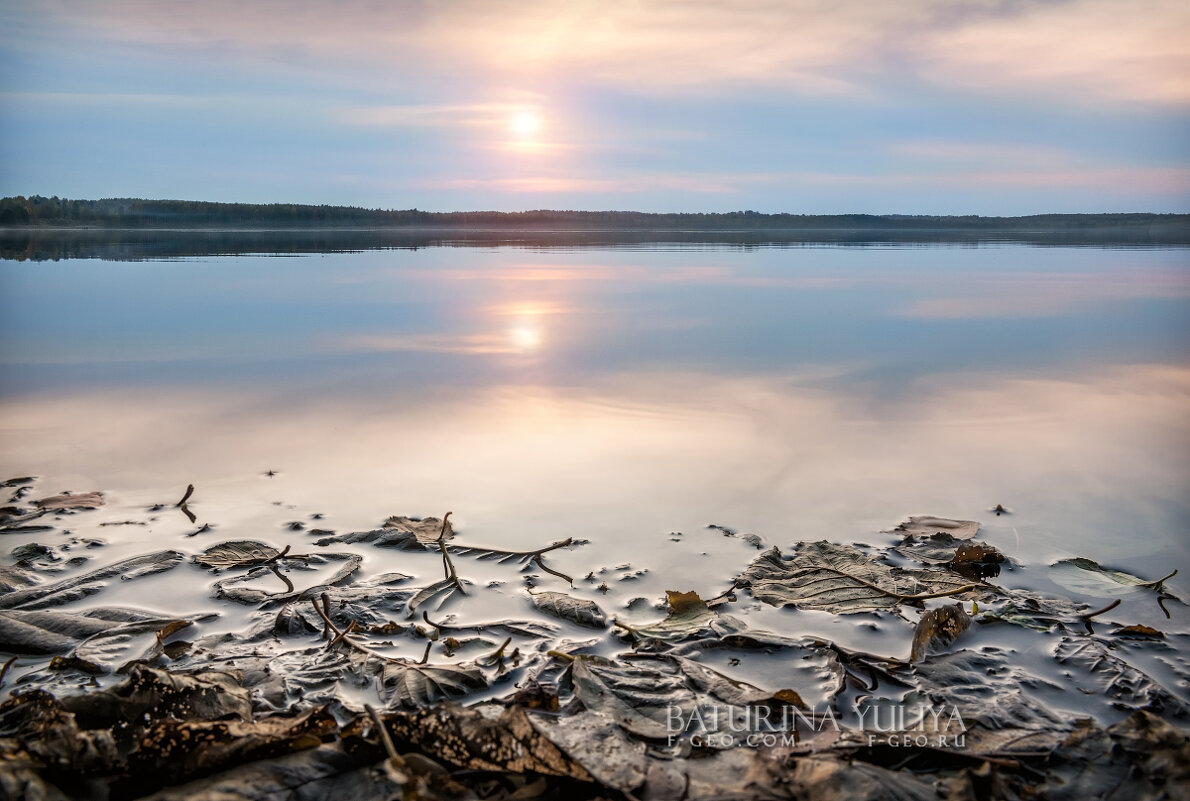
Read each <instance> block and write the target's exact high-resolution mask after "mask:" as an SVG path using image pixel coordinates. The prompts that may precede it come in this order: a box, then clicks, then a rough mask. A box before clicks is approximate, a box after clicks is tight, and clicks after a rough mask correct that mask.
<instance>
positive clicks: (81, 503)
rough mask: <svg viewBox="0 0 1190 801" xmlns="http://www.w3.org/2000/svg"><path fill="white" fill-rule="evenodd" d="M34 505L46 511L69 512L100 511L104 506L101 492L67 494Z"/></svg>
mask: <svg viewBox="0 0 1190 801" xmlns="http://www.w3.org/2000/svg"><path fill="white" fill-rule="evenodd" d="M33 505H34V506H36V507H37V508H39V509H44V510H45V511H47V512H48V511H67V510H76V509H98V508H99V507H101V506H103V494H102V493H100V492H83V493H80V494H78V495H74V494H72V493H69V492H65V493H63V494H61V495H54V496H52V497H49V498H42V499H41V500H39V501H34V502H33Z"/></svg>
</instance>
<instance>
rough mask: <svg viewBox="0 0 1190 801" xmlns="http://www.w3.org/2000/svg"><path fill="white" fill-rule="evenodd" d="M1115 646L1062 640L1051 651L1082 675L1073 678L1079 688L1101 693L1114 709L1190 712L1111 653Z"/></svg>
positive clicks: (1092, 640) (1088, 639)
mask: <svg viewBox="0 0 1190 801" xmlns="http://www.w3.org/2000/svg"><path fill="white" fill-rule="evenodd" d="M1114 647H1115V646H1109V645H1108V644H1106V643H1104V642H1101V641H1100V640H1098V639H1096V638H1094V637H1063V638H1062V641H1061V642H1060V643H1058V646H1057V647H1056V648H1055V649H1054V658H1055V659H1057V660H1058V663H1059V664H1062V665H1065V666H1067V667H1068V668H1070V669H1072V671H1077V672H1078V673H1081V675H1077V674H1076V676H1075V677H1074V681H1075V682H1076V686H1077V687H1078V688H1079V689H1081V690H1083V691H1087V692H1096V693H1102V694H1104V695H1106V696H1107V697H1109V698H1111V699H1112V703H1113V705H1114V706H1117V707H1123V708H1128V709H1146V710H1149V711H1153V712H1171V713H1173V714H1175V715H1179V716H1181V715H1184V714H1186V713H1187V712H1188V711H1190V707H1188V706H1187V705H1186V704H1185V703H1184V702H1182V701H1180V700H1178V698H1177V697H1176V696H1175V695H1173V694H1172V693H1170V692H1169V690H1167V689H1165V687H1164V686H1162V685H1161V683H1160V682H1158V681H1157V680H1156V679H1154V678H1153V677H1152V676H1150V675H1148V674H1147V673H1145V672H1144V671H1142V670H1140V669H1139V668H1136V667H1133V666H1132V665H1130V664H1128V663H1127V662H1126V661H1124V660H1123V659H1122V658H1120V657H1119V656H1117V655H1116V654H1115V653H1113V652H1112V649H1113V648H1114Z"/></svg>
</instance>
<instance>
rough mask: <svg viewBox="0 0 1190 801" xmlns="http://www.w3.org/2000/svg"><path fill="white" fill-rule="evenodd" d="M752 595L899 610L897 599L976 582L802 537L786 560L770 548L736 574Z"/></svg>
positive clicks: (803, 604)
mask: <svg viewBox="0 0 1190 801" xmlns="http://www.w3.org/2000/svg"><path fill="white" fill-rule="evenodd" d="M736 586H740V587H747V588H748V589H749V590H750V591H751V593H752V595H753V597H755V598H757V599H758V600H761V601H764V602H765V603H769V604H772V605H774V606H796V607H798V608H799V609H819V610H822V611H825V612H834V613H836V614H850V613H853V612H865V611H869V610H873V609H888V610H899V608H900V605H901V603H903V602H916V601H924V600H927V599H929V598H939V597H943V596H950V595H957V594H959V593H961V592H964V591H967V590H971V589H975V588H977V587H978V586H979V585H978V584H973V583H971V582H970V581H967V580H965V579H960V578H959V577H957V576H955V575H953V574H952V573H950V572H948V571H943V570H903V569H900V568H893V567H889V566H888V565H884V564H882V563H880V562H877V561H876V559H875V558H874V557H871V556H867V555H865V554H864V553H862V552H861V551H859V550H858V549H856V548H853V547H851V546H848V545H835V544H833V543H830V542H827V541H825V540H822V541H819V542H803V543H800V544H799V545H798V546H797V548H796V549H795V550H794V552H793V554H792V556H791V557H790V558H789V559H788V560H786V559H784V558H782V556H781V552H780V551H779V550H778V549H776V548H773V549H771V550H769V551H766V552H765V553H763V554H761V555H760V556H758V557H757V558H756V559H754V560H753V561H752V564H750V565H749V566H748V567H747V569H746V570H745V571H744V572H743V574H741V575H740V577H739V578H738V579H736Z"/></svg>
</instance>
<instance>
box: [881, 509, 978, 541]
mask: <svg viewBox="0 0 1190 801" xmlns="http://www.w3.org/2000/svg"><path fill="white" fill-rule="evenodd" d="M978 532H979V523H976V522H975V521H974V520H949V519H947V518H945V517H933V516H931V515H915V516H913V517H910V518H909V519H908V520H907V521H905V522H904V523H901V524H900V525H899V526H897V527H896V528H895V529H893V532H891V533H898V534H900V533H904V534H908V535H912V536H914V537H917V538H918V539H923V538H925V537H932V536H934V535H935V534H949V535H950V536H952V537H954V538H955V539H956V540H969V539H971V538H972V537H974V536H975V535H976V534H977V533H978Z"/></svg>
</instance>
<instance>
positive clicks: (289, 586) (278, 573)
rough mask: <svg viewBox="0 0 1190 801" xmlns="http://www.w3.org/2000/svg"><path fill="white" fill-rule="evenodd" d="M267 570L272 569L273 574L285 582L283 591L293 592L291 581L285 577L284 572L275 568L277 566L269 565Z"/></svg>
mask: <svg viewBox="0 0 1190 801" xmlns="http://www.w3.org/2000/svg"><path fill="white" fill-rule="evenodd" d="M269 570H271V571H273V575H274V576H276V577H277V578H279V579H281V580H282V581H284V582H285V591H286V592H293V582H292V581H290V580H289V579H288V578H286V576H285V574H284V573H282V572H281V571H280V570H278V569H277V566H276V565H275V564H274V565H269Z"/></svg>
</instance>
